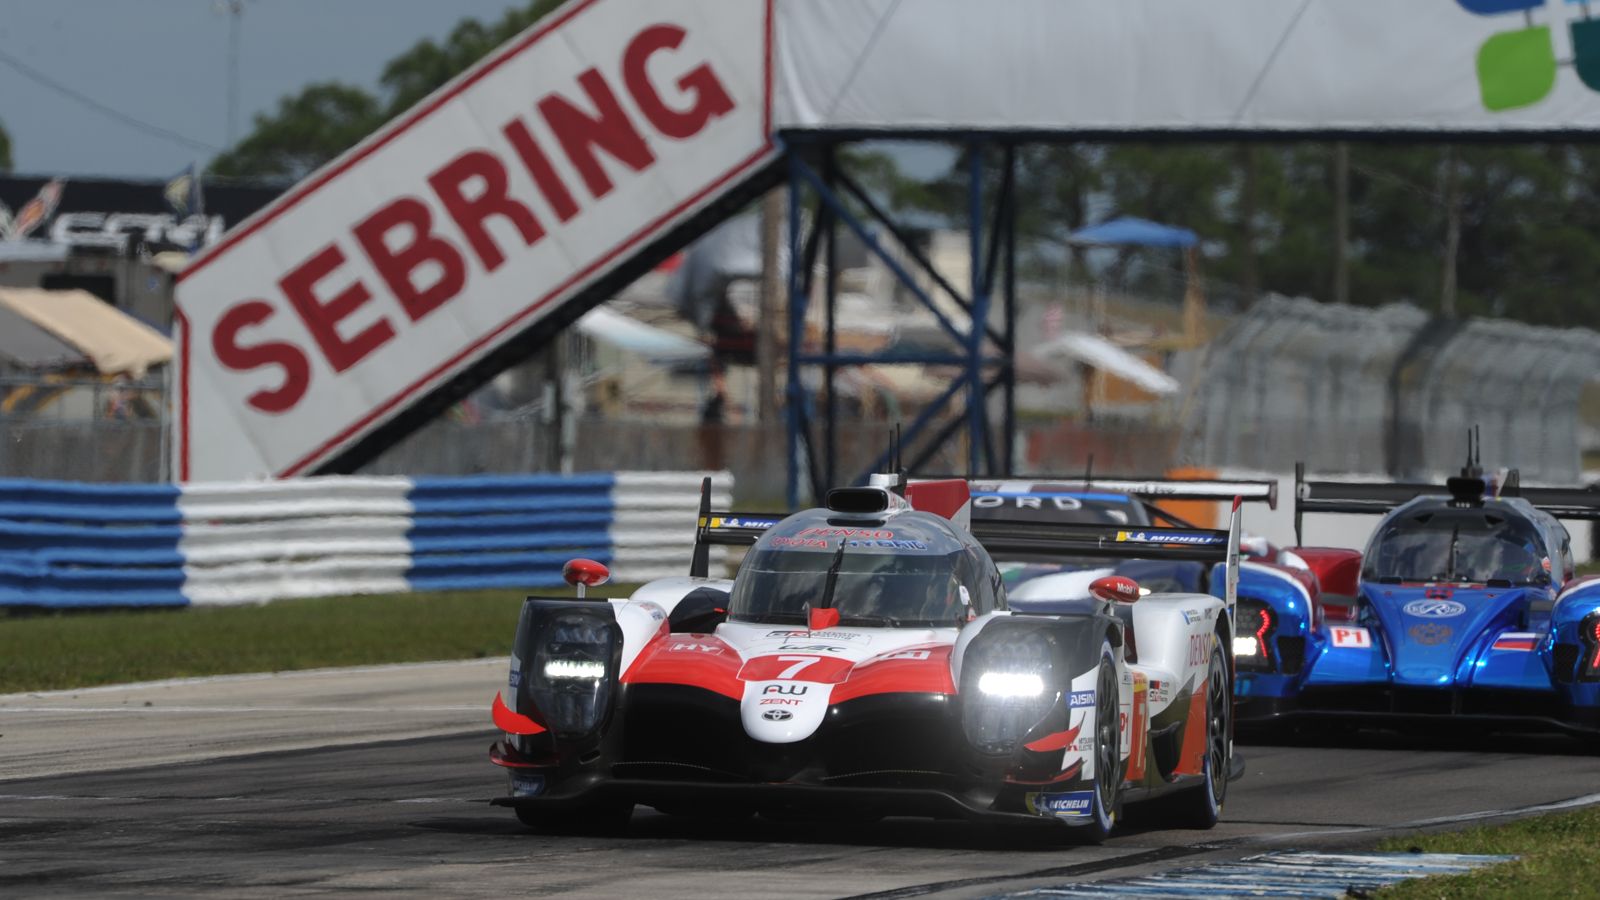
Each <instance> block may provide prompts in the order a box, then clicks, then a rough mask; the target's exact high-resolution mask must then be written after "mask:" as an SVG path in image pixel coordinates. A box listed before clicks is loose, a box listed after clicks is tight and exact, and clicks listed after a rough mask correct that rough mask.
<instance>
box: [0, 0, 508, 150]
mask: <svg viewBox="0 0 1600 900" xmlns="http://www.w3.org/2000/svg"><path fill="white" fill-rule="evenodd" d="M243 5H244V13H243V17H242V19H241V24H240V31H239V36H240V40H239V113H238V135H239V136H240V137H243V136H244V135H246V134H248V133H249V131H250V123H251V118H252V116H253V115H254V114H255V113H257V112H261V111H264V110H270V109H272V108H273V107H275V106H276V105H277V101H278V98H280V97H282V96H284V95H285V94H290V93H294V92H295V91H298V90H299V89H300V88H301V87H304V86H305V85H307V84H310V83H312V82H316V81H329V80H338V81H344V82H348V83H351V84H355V85H359V86H361V87H365V88H367V89H369V90H372V89H375V88H376V87H377V83H378V75H379V73H380V72H381V71H382V69H383V66H384V63H386V62H388V61H389V59H390V58H392V57H394V56H396V55H398V54H400V53H401V52H403V51H405V50H407V49H409V48H410V47H411V46H412V45H413V44H415V43H416V42H417V41H419V40H422V39H423V38H433V39H435V40H442V39H443V38H444V37H445V36H447V35H448V34H449V32H450V29H451V28H452V27H454V25H455V24H456V22H458V21H459V20H461V19H462V18H467V17H471V18H478V19H486V20H492V19H496V18H499V16H500V15H501V14H502V13H504V12H505V10H507V9H509V8H511V7H514V6H521V5H523V4H522V3H519V2H509V0H243ZM227 7H228V3H226V2H222V0H0V123H3V124H4V126H5V129H6V131H7V132H8V133H9V134H10V135H11V144H12V148H11V149H12V161H13V162H14V163H15V170H16V173H17V174H19V175H69V176H80V177H87V176H95V175H101V176H114V177H135V178H152V179H167V178H171V177H172V176H174V175H176V174H178V173H179V172H181V171H183V170H184V169H185V168H186V167H187V166H189V165H190V164H191V163H201V164H203V163H205V162H207V161H208V160H209V159H210V158H211V157H212V156H213V155H215V153H216V152H217V151H218V150H220V149H221V148H222V147H224V146H225V145H226V144H227V136H228V30H229V18H230V16H229V14H228V12H227ZM8 60H9V61H10V62H9V63H8ZM19 65H20V66H21V67H25V68H26V69H28V70H31V71H32V72H33V73H34V75H33V76H31V77H30V76H29V75H26V74H24V73H23V72H21V71H19V70H18V68H17V66H19ZM38 78H43V79H47V80H49V81H51V82H54V83H56V84H58V85H60V86H61V87H63V88H66V89H67V90H69V91H71V92H74V93H76V94H79V95H82V96H83V97H86V98H88V99H89V100H90V101H93V102H94V103H98V104H101V105H103V106H106V107H110V108H111V109H112V110H115V111H116V112H117V113H120V114H121V115H123V116H126V117H129V118H132V119H135V120H137V121H139V122H141V123H144V124H145V125H147V126H150V127H151V128H153V129H159V130H161V131H165V132H172V133H174V134H175V135H178V136H181V137H169V136H163V135H160V134H152V133H150V132H149V131H146V130H141V129H140V128H139V127H136V126H134V125H130V124H128V123H126V122H123V121H119V120H118V119H117V118H115V117H113V116H111V115H108V114H106V113H104V112H100V111H96V110H95V109H93V108H92V107H90V106H89V105H86V104H85V103H83V102H80V101H79V100H76V99H72V98H71V97H69V96H67V95H66V94H64V93H63V92H62V91H60V90H56V89H52V88H50V87H47V86H45V85H44V84H41V83H40V82H39V80H37V79H38Z"/></svg>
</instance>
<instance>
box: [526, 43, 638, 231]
mask: <svg viewBox="0 0 1600 900" xmlns="http://www.w3.org/2000/svg"><path fill="white" fill-rule="evenodd" d="M578 85H579V87H582V88H583V91H584V93H585V94H588V95H589V101H590V102H591V103H593V104H594V107H595V115H592V116H591V115H589V114H587V113H585V112H584V111H583V110H581V109H579V108H578V107H576V106H573V105H572V103H571V102H569V101H568V100H567V99H566V98H565V97H562V96H561V95H560V94H551V95H549V96H548V97H545V98H544V99H543V100H540V101H539V112H540V113H541V114H542V115H543V116H544V120H545V122H547V123H549V125H550V130H551V132H553V133H554V134H555V136H556V140H557V141H559V142H560V144H561V149H562V150H563V151H565V152H566V154H567V159H570V160H572V165H573V167H574V168H576V169H577V170H578V174H579V175H581V176H582V177H583V183H584V184H585V185H586V186H588V188H589V193H590V194H591V195H593V196H594V198H595V199H596V200H598V199H600V198H601V197H604V196H605V195H606V194H609V193H611V188H612V186H613V185H612V183H611V178H610V176H608V175H606V171H605V168H604V167H603V166H601V165H600V159H599V157H598V156H597V155H596V153H595V148H596V147H598V148H600V149H603V150H605V151H606V152H607V153H609V154H610V155H611V156H613V157H615V158H616V159H619V160H621V161H622V162H623V163H624V164H626V165H627V166H628V167H630V168H632V169H633V170H634V171H635V172H642V171H644V170H645V169H646V168H649V166H650V164H651V163H653V162H655V161H656V157H655V154H654V153H651V152H650V146H649V145H648V144H646V143H645V142H644V138H643V137H641V136H640V135H639V131H638V129H636V128H634V127H633V122H631V121H629V119H628V114H627V113H626V112H624V111H623V109H622V104H620V103H618V102H617V95H616V94H614V93H612V92H611V86H610V85H608V84H606V80H605V78H603V77H601V75H600V71H599V70H598V69H589V70H587V71H585V72H584V73H583V74H582V75H579V76H578Z"/></svg>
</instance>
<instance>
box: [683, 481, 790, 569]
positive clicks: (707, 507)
mask: <svg viewBox="0 0 1600 900" xmlns="http://www.w3.org/2000/svg"><path fill="white" fill-rule="evenodd" d="M785 515H787V514H774V513H741V512H716V511H713V510H712V509H711V479H710V478H706V479H703V480H701V482H700V517H699V519H698V521H696V523H695V528H694V555H693V556H692V557H690V559H689V575H690V576H691V577H694V578H706V577H708V576H709V574H710V572H711V548H712V547H717V546H721V547H748V546H750V545H751V544H754V543H755V542H756V539H757V538H759V537H761V535H762V533H763V532H765V531H766V530H767V529H768V528H771V527H772V526H774V525H776V524H778V523H779V522H781V521H783V519H784V517H785Z"/></svg>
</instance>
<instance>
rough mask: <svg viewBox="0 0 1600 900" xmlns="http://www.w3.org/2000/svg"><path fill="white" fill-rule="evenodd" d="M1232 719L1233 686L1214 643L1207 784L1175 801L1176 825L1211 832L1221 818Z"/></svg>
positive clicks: (1207, 715)
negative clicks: (1229, 724)
mask: <svg viewBox="0 0 1600 900" xmlns="http://www.w3.org/2000/svg"><path fill="white" fill-rule="evenodd" d="M1232 717H1233V685H1232V684H1231V683H1230V682H1229V680H1228V662H1227V660H1226V659H1225V658H1224V657H1223V655H1222V641H1221V640H1220V639H1215V640H1213V641H1212V642H1211V666H1210V668H1209V669H1208V670H1207V672H1206V712H1205V728H1206V756H1205V759H1204V761H1202V763H1201V768H1202V769H1203V770H1204V772H1205V783H1204V784H1200V785H1196V786H1195V787H1192V788H1188V789H1185V790H1184V791H1182V792H1181V793H1178V794H1176V795H1174V796H1173V798H1172V807H1171V812H1172V818H1173V819H1174V820H1175V821H1174V823H1173V824H1175V825H1178V826H1180V827H1185V828H1211V827H1214V826H1215V825H1216V824H1217V817H1218V816H1220V815H1222V801H1223V800H1224V799H1225V798H1226V797H1227V795H1228V771H1229V766H1230V765H1231V764H1232V762H1233V759H1232V756H1231V755H1230V752H1229V751H1230V748H1229V746H1228V743H1229V742H1228V732H1229V729H1228V723H1229V720H1230V719H1231V718H1232Z"/></svg>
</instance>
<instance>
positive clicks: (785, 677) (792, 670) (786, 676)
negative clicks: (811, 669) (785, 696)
mask: <svg viewBox="0 0 1600 900" xmlns="http://www.w3.org/2000/svg"><path fill="white" fill-rule="evenodd" d="M778 659H779V660H780V661H781V662H793V663H794V665H792V666H790V667H789V668H787V669H784V670H783V672H782V673H781V674H780V675H778V677H777V680H778V681H789V680H791V679H793V678H794V677H795V676H796V675H798V674H800V670H801V669H804V668H805V667H806V666H809V665H814V664H815V663H817V662H820V661H821V659H822V657H820V656H780V657H778Z"/></svg>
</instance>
